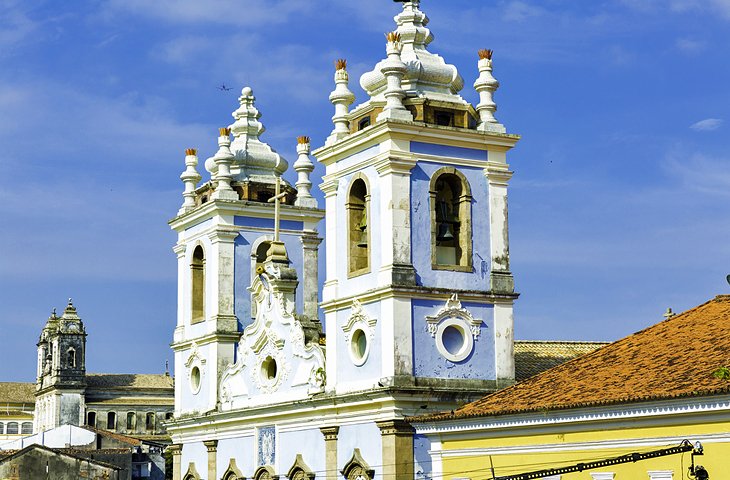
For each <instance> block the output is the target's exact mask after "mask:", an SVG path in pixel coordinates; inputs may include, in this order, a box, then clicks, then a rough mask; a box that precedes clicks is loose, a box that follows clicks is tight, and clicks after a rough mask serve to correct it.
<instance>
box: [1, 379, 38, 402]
mask: <svg viewBox="0 0 730 480" xmlns="http://www.w3.org/2000/svg"><path fill="white" fill-rule="evenodd" d="M8 403H21V404H22V403H25V404H35V383H26V382H0V405H5V404H8Z"/></svg>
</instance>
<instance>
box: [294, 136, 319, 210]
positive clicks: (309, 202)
mask: <svg viewBox="0 0 730 480" xmlns="http://www.w3.org/2000/svg"><path fill="white" fill-rule="evenodd" d="M309 142H310V139H309V137H306V136H301V137H297V153H298V154H299V158H297V161H296V162H294V166H293V167H294V170H295V171H296V172H297V183H296V185H297V199H296V201H295V202H294V205H296V206H297V207H307V208H317V199H316V198H314V197H313V196H312V194H311V192H310V190H311V188H312V181H311V180H310V179H309V175H310V174H311V173H312V172H313V171H314V163H312V160H311V159H310V158H309V153H310V152H311V147H310V143H309Z"/></svg>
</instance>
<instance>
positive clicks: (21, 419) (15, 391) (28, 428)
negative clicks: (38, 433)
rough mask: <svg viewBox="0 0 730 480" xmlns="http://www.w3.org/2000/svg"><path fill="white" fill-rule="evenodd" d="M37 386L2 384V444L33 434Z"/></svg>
mask: <svg viewBox="0 0 730 480" xmlns="http://www.w3.org/2000/svg"><path fill="white" fill-rule="evenodd" d="M34 408H35V385H34V384H32V383H20V382H0V444H2V443H3V442H5V441H12V440H15V439H17V438H20V437H22V436H24V435H30V434H32V433H33V409H34Z"/></svg>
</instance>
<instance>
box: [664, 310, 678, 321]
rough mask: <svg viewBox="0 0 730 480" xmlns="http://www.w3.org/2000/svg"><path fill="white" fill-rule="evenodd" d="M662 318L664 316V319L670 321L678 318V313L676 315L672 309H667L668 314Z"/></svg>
mask: <svg viewBox="0 0 730 480" xmlns="http://www.w3.org/2000/svg"><path fill="white" fill-rule="evenodd" d="M662 316H663V317H664V318H665V319H667V320H669V319H670V318H673V317H676V316H677V314H676V313H674V312H673V311H672V309H671V307H670V308H667V311H666V312H664V315H662Z"/></svg>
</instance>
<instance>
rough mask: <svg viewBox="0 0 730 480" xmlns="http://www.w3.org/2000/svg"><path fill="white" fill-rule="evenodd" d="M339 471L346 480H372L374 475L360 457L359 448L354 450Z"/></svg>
mask: <svg viewBox="0 0 730 480" xmlns="http://www.w3.org/2000/svg"><path fill="white" fill-rule="evenodd" d="M341 473H342V475H343V476H344V477H345V479H346V480H372V478H373V477H374V476H375V471H374V470H373V469H372V468H370V466H369V465H368V464H367V463H366V462H365V460H364V459H363V458H362V454H361V453H360V449H359V448H356V449H355V450H354V452H353V454H352V458H350V460H349V461H348V462H347V463H346V464H345V468H343V469H342V470H341Z"/></svg>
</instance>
